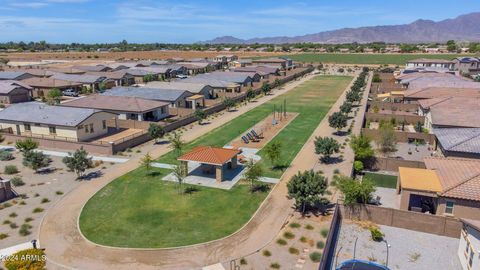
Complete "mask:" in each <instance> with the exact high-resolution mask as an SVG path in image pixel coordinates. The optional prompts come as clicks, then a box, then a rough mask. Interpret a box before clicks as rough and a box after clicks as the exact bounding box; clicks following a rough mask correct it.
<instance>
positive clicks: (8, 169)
mask: <svg viewBox="0 0 480 270" xmlns="http://www.w3.org/2000/svg"><path fill="white" fill-rule="evenodd" d="M3 172H4V173H5V174H8V175H10V174H16V173H18V168H17V166H15V165H7V166H5V169H4V170H3Z"/></svg>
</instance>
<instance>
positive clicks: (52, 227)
mask: <svg viewBox="0 0 480 270" xmlns="http://www.w3.org/2000/svg"><path fill="white" fill-rule="evenodd" d="M312 77H314V76H312V75H307V76H306V77H305V78H302V79H301V80H298V81H294V82H291V83H289V84H288V85H286V86H284V87H283V88H282V90H277V91H275V92H274V93H273V94H272V95H269V96H265V97H261V98H259V99H258V100H257V101H256V102H251V103H249V104H247V105H245V106H242V107H240V108H239V109H238V110H237V111H234V112H229V113H225V114H223V115H222V116H220V117H217V118H216V119H215V120H214V121H213V122H212V123H210V124H209V125H193V126H192V128H191V129H189V131H188V132H186V133H185V134H184V136H183V139H184V140H185V141H187V142H188V141H192V140H194V139H195V138H198V137H199V136H201V135H203V134H205V133H207V132H208V131H211V130H213V129H215V128H217V127H219V126H221V125H223V124H225V123H226V122H229V121H231V120H232V119H233V118H235V117H238V116H240V115H242V114H244V113H245V112H247V111H248V110H251V109H253V108H255V107H257V106H259V105H261V104H263V103H265V102H267V101H269V100H271V99H273V98H275V97H276V96H278V95H281V94H283V93H285V92H286V91H290V90H291V89H293V88H295V87H296V86H298V85H300V84H301V83H303V82H304V81H306V80H309V79H311V78H312ZM169 150H170V149H169V148H168V145H167V144H163V145H153V144H150V145H147V146H145V147H144V151H147V152H149V153H150V155H151V156H152V158H157V157H160V156H161V155H163V154H165V153H167V152H168V151H169ZM140 159H141V156H136V157H132V158H131V159H130V160H129V161H128V162H126V163H124V164H121V165H120V166H117V167H116V168H114V169H107V170H105V171H104V175H103V176H102V177H101V178H98V179H96V180H95V181H92V182H89V183H88V184H86V185H81V186H80V187H78V188H77V189H75V190H73V191H72V192H70V193H68V194H66V195H65V197H64V198H62V199H61V200H60V201H59V202H58V203H56V204H55V205H54V206H52V208H50V209H49V210H48V211H47V213H46V215H45V217H44V220H43V222H42V226H41V227H40V230H39V232H38V238H39V240H40V245H41V247H43V248H46V252H47V256H48V265H47V266H48V268H49V269H159V268H162V269H190V268H192V267H201V266H203V265H209V264H213V263H216V262H219V261H224V260H226V259H229V258H232V256H233V257H235V256H237V255H238V256H241V255H239V254H245V253H249V252H251V251H252V250H255V249H256V248H257V247H258V245H259V243H262V242H264V241H269V234H267V233H265V232H269V231H270V230H271V226H273V225H275V226H274V227H279V226H278V225H279V223H281V222H282V221H280V222H279V220H278V219H277V217H276V216H275V214H276V213H282V212H284V209H285V208H287V210H288V208H290V206H291V205H290V202H289V201H287V205H286V204H285V194H286V193H285V189H278V190H279V191H278V192H276V191H275V190H276V189H275V190H274V191H272V194H271V195H270V196H269V198H268V199H267V200H266V201H265V202H264V204H263V206H262V209H263V210H262V209H260V210H259V211H258V214H257V215H256V216H255V218H254V219H253V220H252V221H251V222H250V223H248V225H247V226H245V227H244V228H243V229H242V230H240V231H239V232H238V233H236V234H234V235H232V236H229V237H228V238H227V239H224V240H219V241H214V242H211V243H206V244H200V245H197V246H192V247H186V248H181V249H166V250H158V249H154V250H130V249H121V248H108V247H101V246H99V245H96V244H94V243H91V242H89V241H88V240H86V239H85V238H83V237H82V235H81V234H80V232H79V230H78V226H77V225H78V217H79V215H80V212H81V210H82V208H83V206H84V205H85V203H86V202H87V201H88V199H89V198H91V197H92V196H93V195H94V194H95V193H96V192H97V191H98V190H100V189H101V188H102V187H104V186H105V185H107V184H108V183H110V182H111V181H113V180H114V179H116V178H118V177H120V176H122V175H124V174H125V173H127V172H129V171H132V170H134V169H136V168H137V167H138V164H139V162H140ZM276 193H279V194H276ZM275 194H276V195H275ZM277 200H279V201H283V202H284V203H283V204H282V203H277ZM266 208H268V209H266ZM270 211H273V212H270ZM282 215H283V214H282ZM282 215H280V216H282ZM264 217H265V219H264ZM267 217H268V219H267ZM260 225H261V227H262V228H261V230H260V231H259V237H258V239H257V238H256V237H252V238H250V237H249V236H250V234H251V233H252V231H255V230H256V228H257V227H260ZM241 243H245V245H243V244H242V245H240V244H241ZM239 247H241V248H239ZM186 254H188V256H187V255H186Z"/></svg>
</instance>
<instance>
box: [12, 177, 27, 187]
mask: <svg viewBox="0 0 480 270" xmlns="http://www.w3.org/2000/svg"><path fill="white" fill-rule="evenodd" d="M10 182H11V183H12V185H13V186H14V187H20V186H23V185H25V182H23V180H22V178H21V177H20V176H15V177H13V178H12V179H11V180H10Z"/></svg>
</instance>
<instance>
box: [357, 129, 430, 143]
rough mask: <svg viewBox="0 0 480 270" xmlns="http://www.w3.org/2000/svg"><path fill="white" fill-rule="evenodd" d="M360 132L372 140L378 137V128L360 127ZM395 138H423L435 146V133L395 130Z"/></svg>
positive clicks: (408, 139) (407, 140) (400, 139)
mask: <svg viewBox="0 0 480 270" xmlns="http://www.w3.org/2000/svg"><path fill="white" fill-rule="evenodd" d="M362 134H363V135H364V136H367V137H369V138H370V139H372V140H377V139H378V138H380V131H379V130H378V129H369V128H362ZM395 139H396V141H397V142H409V141H411V140H423V141H425V142H426V143H429V144H430V145H432V147H435V143H436V140H435V135H434V134H430V133H420V132H405V131H397V130H396V131H395Z"/></svg>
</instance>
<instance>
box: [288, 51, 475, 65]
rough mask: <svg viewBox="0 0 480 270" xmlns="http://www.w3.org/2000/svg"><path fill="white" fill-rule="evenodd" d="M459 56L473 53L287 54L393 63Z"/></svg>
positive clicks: (296, 58) (301, 57)
mask: <svg viewBox="0 0 480 270" xmlns="http://www.w3.org/2000/svg"><path fill="white" fill-rule="evenodd" d="M459 56H472V54H470V55H469V54H353V53H350V54H348V53H342V54H340V53H322V54H313V53H304V54H294V55H287V57H290V58H291V59H293V60H294V61H299V62H322V63H340V64H358V65H366V64H371V65H374V64H377V65H384V64H391V65H405V63H406V62H407V61H408V60H412V59H416V58H435V59H453V58H455V57H459Z"/></svg>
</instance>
